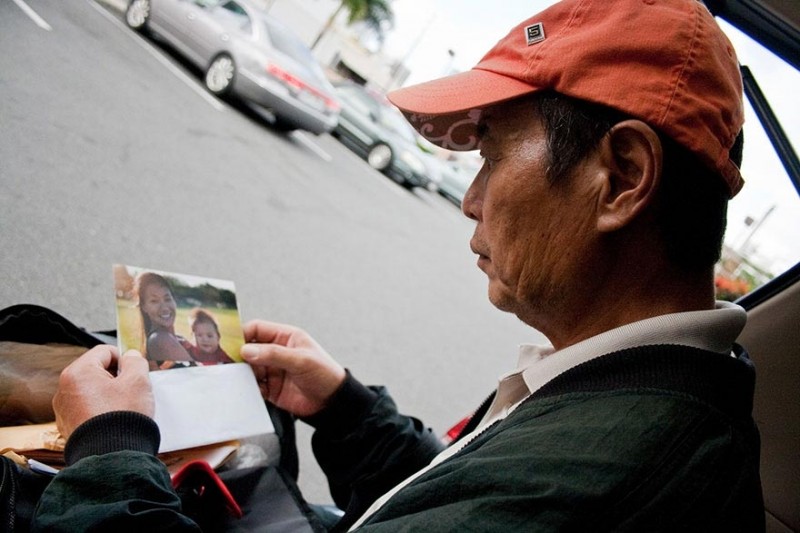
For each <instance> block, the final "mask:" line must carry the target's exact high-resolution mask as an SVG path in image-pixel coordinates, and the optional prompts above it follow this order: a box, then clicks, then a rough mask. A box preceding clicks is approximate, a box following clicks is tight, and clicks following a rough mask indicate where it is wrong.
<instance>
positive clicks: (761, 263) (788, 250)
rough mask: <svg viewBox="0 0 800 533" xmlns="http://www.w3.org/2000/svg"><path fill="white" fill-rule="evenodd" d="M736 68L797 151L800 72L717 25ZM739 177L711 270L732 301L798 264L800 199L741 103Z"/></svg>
mask: <svg viewBox="0 0 800 533" xmlns="http://www.w3.org/2000/svg"><path fill="white" fill-rule="evenodd" d="M721 26H722V27H723V29H724V30H725V32H726V33H727V34H728V36H729V37H730V39H731V41H732V42H733V45H734V47H735V48H736V50H737V55H738V56H739V60H740V62H741V63H742V65H745V66H747V67H748V68H749V69H750V70H751V72H752V73H753V76H754V78H755V79H756V81H757V83H758V86H759V87H760V89H761V91H762V92H763V93H764V95H765V96H766V98H767V100H768V102H769V105H770V107H771V108H772V110H773V111H774V113H775V115H776V116H777V118H778V121H779V122H780V124H781V126H782V128H783V129H784V131H785V133H786V135H787V136H788V138H789V141H790V142H791V144H792V145H793V146H794V148H795V150H797V148H798V147H800V106H799V105H798V104H797V96H796V94H794V93H795V92H796V88H797V87H800V73H799V72H798V71H797V70H795V69H794V68H792V67H791V66H789V65H788V64H787V63H786V62H784V61H783V60H781V59H780V58H778V57H777V56H775V55H774V54H772V53H771V52H770V51H769V50H767V49H766V48H764V47H762V46H760V45H759V44H757V43H756V42H755V41H753V40H752V39H750V38H749V37H747V36H746V35H744V34H743V33H741V32H739V31H738V30H736V29H735V28H733V27H732V26H730V25H728V24H726V23H725V22H724V21H722V22H721ZM742 175H743V177H744V180H745V185H744V188H743V189H742V191H741V192H740V193H739V194H738V195H737V196H736V197H735V198H734V199H733V200H732V201H731V202H730V204H729V207H728V228H727V232H726V235H725V245H724V248H723V254H722V260H721V261H720V263H719V264H718V266H717V271H716V283H717V295H718V297H720V298H723V299H728V300H735V299H736V298H738V297H740V296H742V295H744V294H747V293H748V292H751V291H752V290H754V289H756V288H758V287H760V286H761V285H763V284H765V283H766V282H768V281H769V280H770V279H772V278H774V277H776V276H778V275H779V274H781V273H783V272H785V271H786V270H788V269H789V268H790V267H791V266H793V265H794V264H796V263H798V262H800V195H798V191H797V190H796V189H795V187H794V185H793V184H792V182H791V179H790V178H789V175H788V173H787V171H786V169H785V168H784V166H783V164H782V163H781V161H780V159H779V157H778V155H777V153H776V152H775V149H774V148H773V147H772V144H771V142H770V141H769V138H768V136H767V134H766V132H765V130H764V128H763V126H762V125H761V123H760V121H759V119H758V117H757V115H756V113H755V111H754V109H753V107H752V105H751V104H750V102H749V101H747V104H746V107H745V125H744V157H743V161H742Z"/></svg>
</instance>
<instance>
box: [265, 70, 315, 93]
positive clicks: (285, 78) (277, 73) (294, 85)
mask: <svg viewBox="0 0 800 533" xmlns="http://www.w3.org/2000/svg"><path fill="white" fill-rule="evenodd" d="M266 71H267V74H269V75H271V76H274V77H276V78H278V79H279V80H280V81H281V82H283V83H284V84H285V85H286V86H288V87H289V88H290V89H294V90H296V91H302V90H304V89H306V90H310V88H309V87H308V86H307V85H306V84H305V83H304V82H303V80H301V79H300V78H297V77H295V76H292V75H291V74H289V73H288V72H286V71H285V70H283V69H282V68H280V67H279V66H277V65H273V64H272V63H268V64H267V67H266Z"/></svg>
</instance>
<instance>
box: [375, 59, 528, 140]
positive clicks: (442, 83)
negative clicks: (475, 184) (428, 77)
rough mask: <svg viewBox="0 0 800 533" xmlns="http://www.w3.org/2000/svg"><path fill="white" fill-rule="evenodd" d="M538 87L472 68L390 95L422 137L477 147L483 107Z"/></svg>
mask: <svg viewBox="0 0 800 533" xmlns="http://www.w3.org/2000/svg"><path fill="white" fill-rule="evenodd" d="M537 90H539V88H538V87H534V86H532V85H529V84H527V83H523V82H521V81H519V80H517V79H514V78H509V77H508V76H503V75H502V74H497V73H494V72H491V71H488V70H480V69H472V70H469V71H467V72H461V73H459V74H454V75H453V76H448V77H446V78H440V79H438V80H433V81H428V82H425V83H420V84H419V85H412V86H410V87H405V88H403V89H398V90H396V91H393V92H391V93H389V94H388V95H387V97H388V98H389V101H390V102H392V103H393V104H394V105H396V106H397V107H398V108H399V109H400V110H401V111H402V112H403V114H404V115H405V117H406V118H407V119H408V121H409V122H410V123H411V125H412V126H413V127H414V129H416V130H417V131H418V132H419V133H420V134H421V135H422V136H423V137H425V138H426V139H428V140H429V141H431V142H432V143H434V144H436V145H438V146H441V147H442V148H447V149H449V150H456V151H464V150H474V149H475V148H477V145H478V139H477V135H476V131H475V130H476V127H477V124H478V121H479V120H480V114H481V113H480V112H481V110H482V109H484V108H486V107H489V106H491V105H494V104H498V103H500V102H504V101H506V100H510V99H512V98H516V97H518V96H522V95H524V94H529V93H532V92H535V91H537Z"/></svg>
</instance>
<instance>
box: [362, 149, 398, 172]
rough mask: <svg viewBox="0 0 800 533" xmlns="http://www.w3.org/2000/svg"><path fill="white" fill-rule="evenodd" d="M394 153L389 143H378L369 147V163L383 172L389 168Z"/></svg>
mask: <svg viewBox="0 0 800 533" xmlns="http://www.w3.org/2000/svg"><path fill="white" fill-rule="evenodd" d="M393 155H394V154H392V149H391V148H390V147H389V145H388V144H384V143H378V144H376V145H374V146H373V147H372V148H370V149H369V153H367V163H369V166H371V167H372V168H374V169H375V170H380V171H381V172H383V171H384V170H386V169H387V168H389V164H390V163H391V162H392V156H393Z"/></svg>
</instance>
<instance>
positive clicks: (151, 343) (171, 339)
mask: <svg viewBox="0 0 800 533" xmlns="http://www.w3.org/2000/svg"><path fill="white" fill-rule="evenodd" d="M176 344H179V343H178V340H177V339H176V338H175V336H174V335H172V334H171V333H167V332H166V331H154V332H153V333H151V334H150V335H149V336H148V337H147V346H148V348H149V347H159V346H174V345H176Z"/></svg>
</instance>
